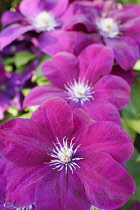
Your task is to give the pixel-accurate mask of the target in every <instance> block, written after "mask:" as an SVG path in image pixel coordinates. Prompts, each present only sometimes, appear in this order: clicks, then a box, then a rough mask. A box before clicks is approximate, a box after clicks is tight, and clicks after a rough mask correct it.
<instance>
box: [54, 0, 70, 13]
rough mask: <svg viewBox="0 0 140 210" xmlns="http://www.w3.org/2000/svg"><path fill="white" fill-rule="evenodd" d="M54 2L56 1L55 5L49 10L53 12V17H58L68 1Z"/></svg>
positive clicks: (59, 0) (64, 9)
mask: <svg viewBox="0 0 140 210" xmlns="http://www.w3.org/2000/svg"><path fill="white" fill-rule="evenodd" d="M55 2H56V5H55V7H54V8H53V9H52V11H51V12H52V13H53V14H54V16H55V17H60V16H61V15H63V13H64V12H65V11H66V9H67V7H68V4H69V1H68V0H57V1H55Z"/></svg>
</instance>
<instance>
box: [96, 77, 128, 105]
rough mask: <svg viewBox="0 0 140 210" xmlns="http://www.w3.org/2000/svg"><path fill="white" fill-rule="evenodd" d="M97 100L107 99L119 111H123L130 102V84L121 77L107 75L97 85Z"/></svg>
mask: <svg viewBox="0 0 140 210" xmlns="http://www.w3.org/2000/svg"><path fill="white" fill-rule="evenodd" d="M94 89H95V95H96V96H95V99H96V97H98V98H100V99H105V100H107V101H109V102H110V103H112V104H113V105H115V106H116V107H117V108H118V109H123V108H124V107H125V106H126V104H127V103H129V102H130V87H129V85H128V83H127V82H126V81H125V80H124V79H122V78H121V77H119V76H115V75H106V76H104V77H102V78H101V79H100V80H99V81H98V82H97V83H96V84H95V85H94Z"/></svg>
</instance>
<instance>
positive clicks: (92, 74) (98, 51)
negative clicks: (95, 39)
mask: <svg viewBox="0 0 140 210" xmlns="http://www.w3.org/2000/svg"><path fill="white" fill-rule="evenodd" d="M113 62H114V56H113V52H112V49H111V48H110V47H106V46H104V45H101V44H93V45H90V46H88V47H87V48H86V49H85V50H83V51H82V52H81V54H80V55H79V63H80V78H81V79H82V78H83V79H85V78H86V79H87V80H89V82H91V83H93V82H95V81H97V80H98V79H99V78H100V77H101V76H103V75H106V74H109V73H110V72H111V69H112V65H113Z"/></svg>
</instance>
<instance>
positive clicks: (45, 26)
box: [0, 0, 69, 50]
mask: <svg viewBox="0 0 140 210" xmlns="http://www.w3.org/2000/svg"><path fill="white" fill-rule="evenodd" d="M68 4H69V1H68V0H52V1H50V0H34V1H32V0H24V1H22V2H21V3H20V5H19V11H16V12H13V11H6V12H5V13H4V14H3V16H2V18H1V21H2V25H3V26H4V27H5V26H7V27H6V28H5V29H3V30H2V32H1V33H0V50H2V49H3V48H4V47H5V46H7V45H8V44H10V43H11V42H12V41H14V40H16V39H17V38H18V37H19V36H20V35H22V34H24V33H26V32H28V31H32V30H35V31H36V32H38V33H40V32H43V31H50V30H53V29H54V28H56V27H61V25H62V23H61V20H60V17H61V16H62V14H63V13H64V12H65V10H66V8H67V6H68Z"/></svg>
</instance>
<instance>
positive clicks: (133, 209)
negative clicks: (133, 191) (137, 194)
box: [131, 201, 140, 210]
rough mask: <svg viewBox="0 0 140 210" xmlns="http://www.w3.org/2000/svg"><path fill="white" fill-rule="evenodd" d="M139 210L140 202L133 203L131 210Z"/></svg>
mask: <svg viewBox="0 0 140 210" xmlns="http://www.w3.org/2000/svg"><path fill="white" fill-rule="evenodd" d="M139 209H140V202H138V201H135V202H134V204H133V207H132V209H131V210H139Z"/></svg>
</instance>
